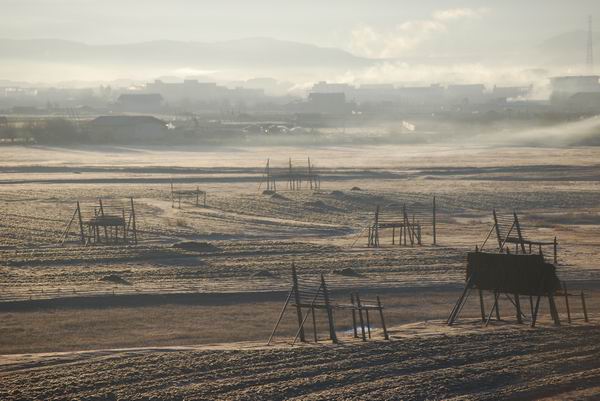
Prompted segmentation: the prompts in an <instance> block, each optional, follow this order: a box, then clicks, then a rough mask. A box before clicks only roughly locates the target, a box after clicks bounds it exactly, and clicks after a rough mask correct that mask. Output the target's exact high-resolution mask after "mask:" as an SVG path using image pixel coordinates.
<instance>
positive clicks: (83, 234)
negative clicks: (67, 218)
mask: <svg viewBox="0 0 600 401" xmlns="http://www.w3.org/2000/svg"><path fill="white" fill-rule="evenodd" d="M77 218H78V220H79V232H80V234H81V243H82V244H83V245H85V233H84V232H83V220H82V219H81V207H80V206H79V201H77Z"/></svg>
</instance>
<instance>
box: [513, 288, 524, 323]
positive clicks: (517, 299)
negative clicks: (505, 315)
mask: <svg viewBox="0 0 600 401" xmlns="http://www.w3.org/2000/svg"><path fill="white" fill-rule="evenodd" d="M515 308H517V323H519V324H523V319H522V318H521V314H522V313H521V300H520V299H519V294H515Z"/></svg>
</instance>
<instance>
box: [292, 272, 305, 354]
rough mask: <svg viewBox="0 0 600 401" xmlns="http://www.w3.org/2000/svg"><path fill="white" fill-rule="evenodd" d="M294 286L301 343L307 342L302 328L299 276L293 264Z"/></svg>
mask: <svg viewBox="0 0 600 401" xmlns="http://www.w3.org/2000/svg"><path fill="white" fill-rule="evenodd" d="M292 286H293V289H294V302H295V303H296V316H297V318H298V330H299V334H300V341H302V342H306V338H305V337H304V328H303V327H302V309H301V308H300V291H299V290H298V274H297V273H296V265H295V264H294V263H292Z"/></svg>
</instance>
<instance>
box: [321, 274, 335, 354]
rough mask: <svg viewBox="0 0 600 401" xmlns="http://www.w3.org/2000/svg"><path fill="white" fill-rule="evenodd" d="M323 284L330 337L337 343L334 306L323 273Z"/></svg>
mask: <svg viewBox="0 0 600 401" xmlns="http://www.w3.org/2000/svg"><path fill="white" fill-rule="evenodd" d="M321 286H322V287H323V298H324V301H325V306H326V307H327V320H328V321H329V337H330V338H331V341H332V342H334V343H337V342H338V340H337V335H336V334H335V324H334V322H333V308H332V307H331V306H330V304H329V293H328V292H327V284H325V276H323V274H321Z"/></svg>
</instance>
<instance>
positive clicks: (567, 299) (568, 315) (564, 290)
mask: <svg viewBox="0 0 600 401" xmlns="http://www.w3.org/2000/svg"><path fill="white" fill-rule="evenodd" d="M563 292H564V293H565V305H566V307H567V322H568V323H569V324H571V308H570V307H569V293H568V292H567V283H563Z"/></svg>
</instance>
